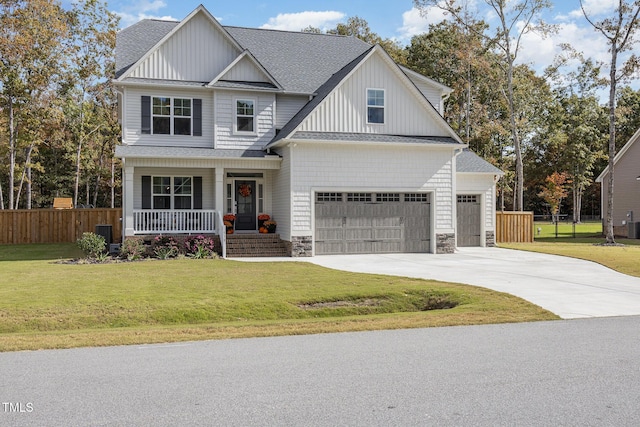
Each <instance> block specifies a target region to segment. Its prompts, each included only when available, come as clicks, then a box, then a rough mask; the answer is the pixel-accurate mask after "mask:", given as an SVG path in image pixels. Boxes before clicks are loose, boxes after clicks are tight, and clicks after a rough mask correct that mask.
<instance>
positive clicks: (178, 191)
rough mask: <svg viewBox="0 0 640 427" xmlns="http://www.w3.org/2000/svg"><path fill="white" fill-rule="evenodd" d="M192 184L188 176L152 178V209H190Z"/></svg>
mask: <svg viewBox="0 0 640 427" xmlns="http://www.w3.org/2000/svg"><path fill="white" fill-rule="evenodd" d="M192 182H193V178H192V177H190V176H174V177H171V176H154V177H153V186H152V196H153V209H191V208H192V200H193V198H192V197H191V196H192ZM172 201H173V206H172Z"/></svg>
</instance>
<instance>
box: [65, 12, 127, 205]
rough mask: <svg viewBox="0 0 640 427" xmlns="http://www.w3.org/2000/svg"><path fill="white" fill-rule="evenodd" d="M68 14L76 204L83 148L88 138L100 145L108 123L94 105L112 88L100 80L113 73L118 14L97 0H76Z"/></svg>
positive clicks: (69, 110)
mask: <svg viewBox="0 0 640 427" xmlns="http://www.w3.org/2000/svg"><path fill="white" fill-rule="evenodd" d="M68 16H69V20H70V23H71V37H70V38H69V40H68V44H69V51H70V53H71V55H70V59H69V64H68V72H67V81H66V82H65V83H66V84H65V87H64V92H65V95H67V99H68V102H67V103H66V105H65V112H66V114H65V115H66V117H67V123H68V129H69V133H70V134H71V136H72V139H73V141H75V182H74V191H73V203H74V206H75V205H77V204H78V194H79V187H80V179H81V171H82V160H83V156H82V154H83V150H84V149H86V148H87V147H86V145H87V143H89V142H96V144H94V146H93V147H89V148H93V149H97V150H100V149H101V147H102V148H103V147H104V146H103V145H102V144H100V143H98V139H97V138H95V136H96V135H99V134H100V130H101V129H102V128H103V127H109V126H110V123H109V120H108V117H109V114H107V115H106V116H105V115H104V114H101V112H100V111H98V108H96V105H97V100H98V98H99V97H101V96H102V93H101V92H103V91H112V90H113V88H112V87H111V85H108V84H106V85H105V84H103V82H104V80H105V78H107V77H109V74H110V73H111V74H113V68H114V67H113V61H112V56H113V52H114V50H115V40H116V31H117V27H118V18H117V17H116V16H115V15H114V14H113V13H111V12H110V11H109V10H108V9H107V5H106V3H102V2H100V1H99V0H86V1H84V2H79V3H75V4H74V6H73V9H72V10H71V11H70V12H69V13H68ZM103 119H107V121H106V122H105V121H104V120H103ZM88 198H89V194H88V192H87V199H88ZM87 204H89V201H88V200H87Z"/></svg>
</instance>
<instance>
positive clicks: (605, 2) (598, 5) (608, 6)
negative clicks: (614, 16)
mask: <svg viewBox="0 0 640 427" xmlns="http://www.w3.org/2000/svg"><path fill="white" fill-rule="evenodd" d="M617 3H618V1H617V0H584V3H583V4H584V10H585V11H586V12H587V14H588V15H589V16H590V17H591V16H599V15H603V14H610V13H611V12H613V10H615V8H616V4H617ZM569 16H570V17H571V18H583V17H584V15H583V13H582V9H575V10H572V11H571V12H569Z"/></svg>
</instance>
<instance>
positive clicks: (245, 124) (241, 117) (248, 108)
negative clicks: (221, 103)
mask: <svg viewBox="0 0 640 427" xmlns="http://www.w3.org/2000/svg"><path fill="white" fill-rule="evenodd" d="M254 103H255V101H253V100H252V99H237V100H236V132H251V133H253V132H255V124H254V122H255V109H254Z"/></svg>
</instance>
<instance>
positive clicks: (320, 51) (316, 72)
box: [116, 19, 371, 94]
mask: <svg viewBox="0 0 640 427" xmlns="http://www.w3.org/2000/svg"><path fill="white" fill-rule="evenodd" d="M178 24H179V22H175V21H159V20H153V19H145V20H142V21H140V22H138V23H136V24H134V25H132V26H130V27H127V28H125V29H123V30H121V31H119V32H118V35H117V41H116V70H117V72H116V76H117V77H119V76H121V75H122V74H123V73H124V72H125V71H126V70H127V69H128V68H129V67H131V66H132V65H133V64H134V63H136V62H137V61H138V60H139V59H140V58H142V56H144V54H145V53H147V51H148V50H149V49H151V48H152V47H153V46H155V45H156V44H157V43H158V42H159V41H160V40H162V38H163V37H164V36H166V35H167V34H169V32H171V30H173V29H174V28H175V27H176V26H177V25H178ZM224 28H225V30H227V31H228V32H229V34H230V35H231V37H233V38H234V39H235V40H236V42H238V44H240V45H241V46H242V47H243V48H245V49H248V50H249V51H250V52H251V54H252V55H253V56H254V57H255V58H256V59H257V60H258V61H259V62H260V63H261V64H262V66H263V67H265V69H266V70H267V71H268V72H269V73H270V74H271V75H272V76H273V77H274V78H275V79H276V81H277V82H278V83H280V84H281V85H282V86H283V88H284V90H285V91H286V92H291V93H303V94H312V93H315V92H316V90H318V88H319V87H320V86H321V85H322V84H324V83H325V82H326V81H327V80H328V79H329V78H330V77H331V76H332V75H333V74H335V73H336V72H337V71H339V70H340V69H342V68H343V67H344V66H345V65H347V64H349V63H350V62H351V61H353V59H354V58H356V57H358V56H360V55H361V54H362V53H363V52H365V51H367V50H369V49H370V48H371V45H369V44H368V43H365V42H363V41H362V40H360V39H358V38H355V37H345V36H335V35H327V34H314V33H302V32H291V31H277V30H263V29H257V28H241V27H224Z"/></svg>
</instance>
